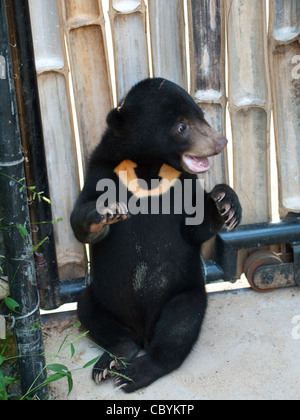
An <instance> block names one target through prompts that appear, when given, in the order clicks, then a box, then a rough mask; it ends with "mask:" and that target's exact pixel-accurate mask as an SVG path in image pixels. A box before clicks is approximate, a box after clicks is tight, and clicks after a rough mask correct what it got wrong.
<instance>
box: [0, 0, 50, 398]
mask: <svg viewBox="0 0 300 420" xmlns="http://www.w3.org/2000/svg"><path fill="white" fill-rule="evenodd" d="M12 10H13V6H12V3H11V1H2V2H1V3H0V57H2V59H3V60H2V62H4V63H5V72H3V73H2V77H1V79H0V92H1V101H0V115H1V119H0V172H1V175H0V219H3V222H4V226H10V229H5V230H3V239H4V243H5V256H6V260H7V271H8V278H9V283H10V294H11V297H12V298H13V299H14V300H15V301H16V302H18V304H19V307H18V311H19V313H18V316H16V315H15V320H16V325H15V329H14V333H15V337H16V344H17V349H18V355H19V357H18V362H19V373H20V382H21V388H22V393H23V395H25V394H26V393H27V392H28V391H29V389H32V388H31V387H32V385H33V384H34V385H35V387H37V388H36V391H35V392H34V391H33V392H31V393H29V394H28V396H30V397H33V396H34V395H36V396H37V397H38V398H39V399H41V400H43V399H46V398H47V386H41V385H42V383H43V381H45V379H46V372H45V369H44V367H45V360H44V357H43V353H44V346H43V339H42V330H41V328H39V327H37V325H40V322H41V319H40V313H39V298H38V290H37V284H36V273H35V269H34V258H33V253H32V241H31V235H30V234H28V235H26V237H25V238H22V236H21V235H20V233H19V231H18V229H16V228H15V226H17V225H20V226H23V227H26V229H28V231H30V219H29V209H28V200H27V193H26V190H24V189H23V190H22V191H20V185H19V184H18V183H17V182H15V181H14V179H16V180H19V179H24V177H25V170H24V156H23V153H22V144H21V134H20V126H19V120H18V108H17V99H16V89H15V83H14V69H13V65H12V57H11V48H10V47H11V46H12V45H11V39H10V34H9V29H8V28H9V27H10V25H12V24H13V23H12V21H13V19H12ZM8 22H9V23H8ZM11 29H12V28H11ZM39 386H41V388H40V389H39Z"/></svg>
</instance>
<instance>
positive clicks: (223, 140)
mask: <svg viewBox="0 0 300 420" xmlns="http://www.w3.org/2000/svg"><path fill="white" fill-rule="evenodd" d="M227 144H228V140H227V138H226V137H222V138H221V139H220V140H219V141H218V143H217V144H216V152H217V153H221V152H222V151H223V150H224V149H225V147H226V146H227Z"/></svg>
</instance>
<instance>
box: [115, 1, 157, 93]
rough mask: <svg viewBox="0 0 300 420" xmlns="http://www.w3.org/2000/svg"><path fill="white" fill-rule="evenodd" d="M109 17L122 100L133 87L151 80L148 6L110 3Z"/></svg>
mask: <svg viewBox="0 0 300 420" xmlns="http://www.w3.org/2000/svg"><path fill="white" fill-rule="evenodd" d="M109 16H110V21H111V28H112V37H113V49H114V57H115V71H116V83H117V97H118V100H120V99H121V98H123V97H124V96H125V95H126V93H127V92H128V91H129V90H130V88H131V87H132V86H133V85H135V84H136V83H137V82H139V81H140V80H142V79H145V78H146V77H149V59H148V50H147V36H146V7H145V2H144V0H134V1H124V0H110V5H109Z"/></svg>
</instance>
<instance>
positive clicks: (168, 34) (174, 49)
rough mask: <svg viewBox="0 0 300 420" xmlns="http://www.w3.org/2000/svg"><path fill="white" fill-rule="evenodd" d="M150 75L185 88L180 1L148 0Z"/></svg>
mask: <svg viewBox="0 0 300 420" xmlns="http://www.w3.org/2000/svg"><path fill="white" fill-rule="evenodd" d="M148 5H149V17H150V32H151V44H152V58H153V74H154V76H156V77H164V78H166V79H169V80H171V81H173V82H175V83H177V84H178V85H180V86H182V87H183V88H185V89H186V90H187V89H188V81H187V66H186V45H185V22H184V4H183V0H164V1H160V0H148Z"/></svg>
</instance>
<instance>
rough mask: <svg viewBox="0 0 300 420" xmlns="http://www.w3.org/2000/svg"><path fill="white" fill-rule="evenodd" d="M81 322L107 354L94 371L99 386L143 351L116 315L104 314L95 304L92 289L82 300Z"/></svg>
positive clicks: (80, 308) (79, 314)
mask: <svg viewBox="0 0 300 420" xmlns="http://www.w3.org/2000/svg"><path fill="white" fill-rule="evenodd" d="M78 318H79V320H80V322H81V323H82V325H84V327H85V328H86V329H87V330H88V331H89V334H90V335H91V337H92V338H93V339H94V340H95V341H96V343H97V344H99V345H100V346H101V347H102V349H103V350H104V353H103V354H102V356H101V357H100V358H99V360H98V361H97V363H96V364H95V366H94V368H93V379H94V380H95V382H96V383H100V382H101V381H102V380H104V379H106V377H110V376H113V375H114V373H116V372H117V371H119V370H122V369H124V368H125V367H127V365H128V363H129V362H131V361H132V360H133V359H134V358H135V357H136V355H137V354H138V352H139V351H140V345H139V344H138V343H137V342H136V340H135V339H134V336H133V335H131V334H130V333H129V332H128V331H127V330H126V329H125V327H124V326H123V325H122V324H121V323H120V322H118V321H117V320H116V319H115V318H114V317H113V315H111V314H109V313H108V312H105V311H101V309H99V308H98V307H97V305H95V304H94V303H93V299H92V298H91V293H90V290H89V288H88V289H86V290H85V291H84V292H83V294H82V295H81V297H80V299H79V302H78Z"/></svg>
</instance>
